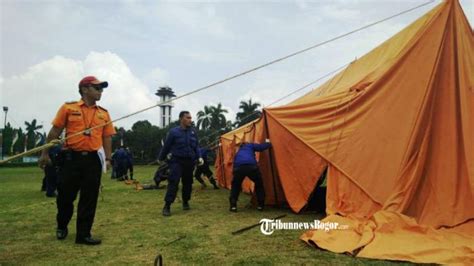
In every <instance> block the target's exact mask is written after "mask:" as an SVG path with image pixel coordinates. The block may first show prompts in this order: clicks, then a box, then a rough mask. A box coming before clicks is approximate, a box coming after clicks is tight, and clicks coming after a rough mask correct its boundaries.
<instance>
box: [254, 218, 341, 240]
mask: <svg viewBox="0 0 474 266" xmlns="http://www.w3.org/2000/svg"><path fill="white" fill-rule="evenodd" d="M347 228H349V226H348V225H345V224H339V223H336V222H321V221H320V220H314V221H312V222H282V221H281V220H273V219H265V218H264V219H262V220H260V231H261V232H262V234H264V235H267V236H268V235H271V234H273V232H274V231H275V230H324V231H326V232H328V231H329V230H345V229H347Z"/></svg>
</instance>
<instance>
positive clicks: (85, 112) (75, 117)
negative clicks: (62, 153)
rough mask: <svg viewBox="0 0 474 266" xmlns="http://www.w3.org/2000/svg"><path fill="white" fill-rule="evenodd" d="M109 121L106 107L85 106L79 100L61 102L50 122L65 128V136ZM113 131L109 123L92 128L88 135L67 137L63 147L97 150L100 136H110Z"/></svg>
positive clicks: (100, 142) (100, 141)
mask: <svg viewBox="0 0 474 266" xmlns="http://www.w3.org/2000/svg"><path fill="white" fill-rule="evenodd" d="M109 121H111V119H110V116H109V113H108V111H107V110H106V109H104V108H102V107H100V106H98V105H94V106H87V105H86V104H85V103H84V101H82V100H80V101H78V102H69V103H65V104H63V105H62V106H61V108H59V111H58V113H57V114H56V117H55V118H54V120H53V123H52V124H53V126H55V127H57V128H65V129H66V137H67V136H71V135H73V134H75V133H77V132H81V131H84V130H85V129H88V128H92V127H95V126H98V125H103V124H105V123H108V122H109ZM115 133H116V132H115V129H114V126H113V125H112V123H110V124H107V125H106V126H104V127H98V128H96V129H93V130H92V131H91V132H90V135H85V134H79V135H77V136H74V137H71V138H70V139H67V140H66V142H65V148H69V149H72V150H74V151H97V150H99V149H100V147H102V137H108V136H112V135H114V134H115Z"/></svg>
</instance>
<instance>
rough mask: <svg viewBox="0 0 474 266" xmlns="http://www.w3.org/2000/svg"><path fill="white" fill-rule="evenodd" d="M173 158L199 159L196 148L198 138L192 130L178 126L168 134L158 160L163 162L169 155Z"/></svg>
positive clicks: (197, 148) (199, 154)
mask: <svg viewBox="0 0 474 266" xmlns="http://www.w3.org/2000/svg"><path fill="white" fill-rule="evenodd" d="M170 152H171V154H172V155H173V157H178V158H188V159H193V160H194V159H197V158H199V157H201V153H200V152H199V146H198V136H197V133H196V131H194V129H193V128H186V129H183V128H181V127H180V126H178V127H174V128H172V129H171V130H170V131H169V132H168V136H167V137H166V141H165V143H164V145H163V148H162V149H161V152H160V156H159V157H158V159H159V160H160V161H163V160H164V159H165V158H166V155H167V154H168V153H170Z"/></svg>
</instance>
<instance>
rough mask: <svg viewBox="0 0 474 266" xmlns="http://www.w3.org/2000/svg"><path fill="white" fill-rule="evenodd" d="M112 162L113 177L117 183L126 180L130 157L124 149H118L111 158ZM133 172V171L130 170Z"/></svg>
mask: <svg viewBox="0 0 474 266" xmlns="http://www.w3.org/2000/svg"><path fill="white" fill-rule="evenodd" d="M112 160H113V162H114V168H115V171H116V172H115V175H116V178H117V180H118V181H123V180H125V179H127V171H128V168H129V166H130V164H131V161H130V156H129V155H128V153H127V151H126V150H125V148H124V147H120V148H119V149H118V150H117V151H116V152H114V155H113V156H112ZM132 172H133V170H132Z"/></svg>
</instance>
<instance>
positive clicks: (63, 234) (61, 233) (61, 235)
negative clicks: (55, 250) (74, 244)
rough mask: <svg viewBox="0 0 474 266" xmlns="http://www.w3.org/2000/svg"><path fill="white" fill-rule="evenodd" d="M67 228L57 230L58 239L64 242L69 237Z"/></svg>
mask: <svg viewBox="0 0 474 266" xmlns="http://www.w3.org/2000/svg"><path fill="white" fill-rule="evenodd" d="M67 233H68V232H67V228H66V229H56V238H57V239H59V240H63V239H65V238H66V237H67Z"/></svg>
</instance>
